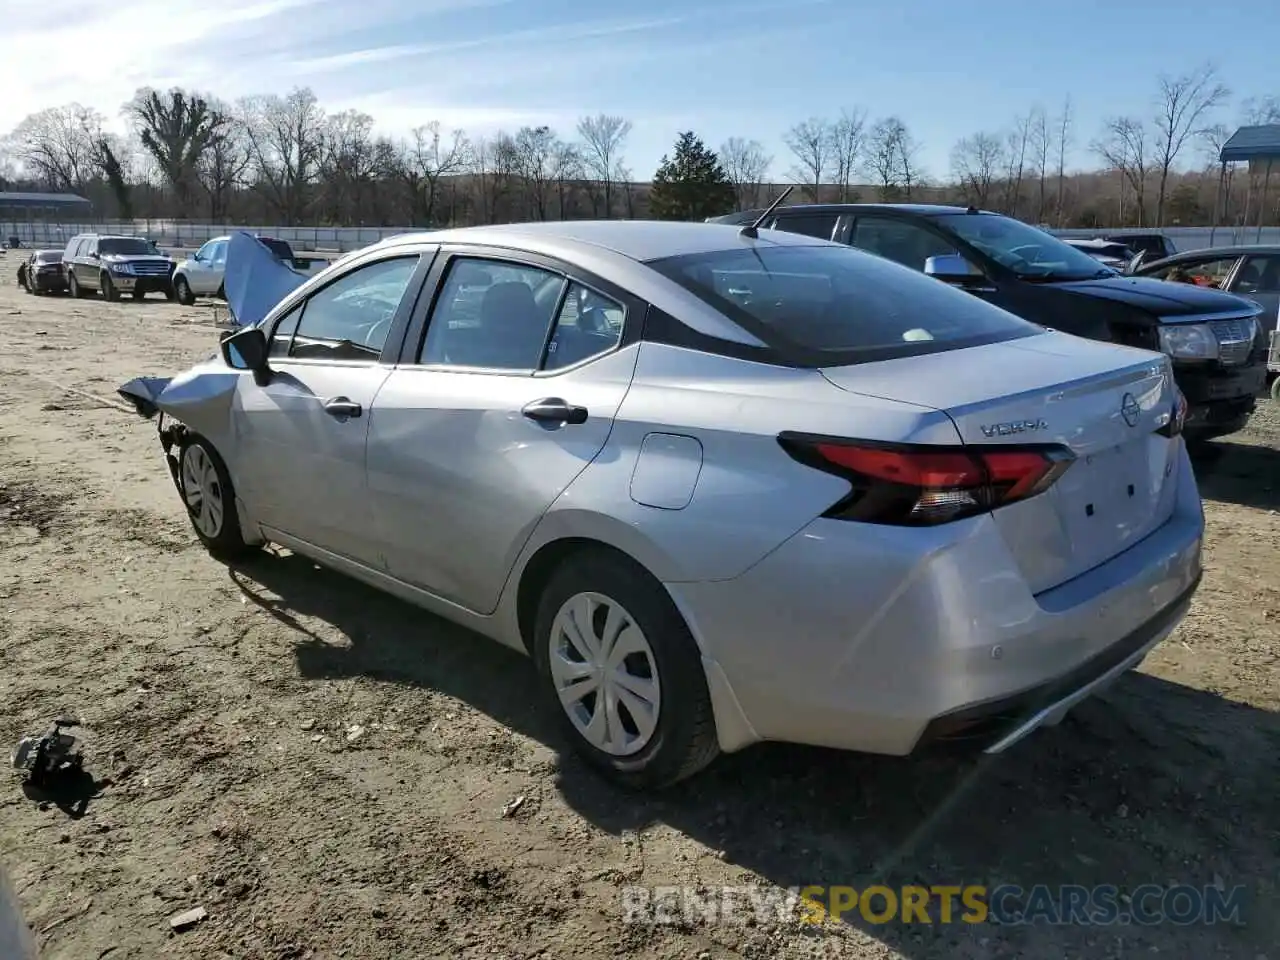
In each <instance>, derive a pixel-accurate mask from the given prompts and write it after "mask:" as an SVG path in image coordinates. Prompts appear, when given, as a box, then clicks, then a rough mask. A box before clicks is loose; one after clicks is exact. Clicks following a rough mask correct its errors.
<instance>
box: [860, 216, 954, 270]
mask: <svg viewBox="0 0 1280 960" xmlns="http://www.w3.org/2000/svg"><path fill="white" fill-rule="evenodd" d="M849 245H850V246H854V247H857V248H858V249H860V250H866V251H867V252H868V253H874V254H877V255H879V256H881V257H884V258H885V259H887V260H892V261H894V262H895V263H900V264H902V265H903V266H904V267H910V268H911V269H912V270H924V264H925V261H926V260H928V259H929V258H930V257H940V256H944V255H946V254H949V253H951V254H954V253H957V252H958V251H957V250H956V248H955V247H954V246H953V245H952V244H950V243H948V242H947V241H946V240H944V239H943V238H942V237H940V236H938V235H937V234H935V233H933V232H932V231H930V230H926V229H925V228H924V227H922V226H920V225H919V224H916V223H911V222H910V221H907V220H896V219H890V218H888V217H859V218H858V219H857V221H856V222H855V223H854V225H853V232H852V234H851V235H850V238H849Z"/></svg>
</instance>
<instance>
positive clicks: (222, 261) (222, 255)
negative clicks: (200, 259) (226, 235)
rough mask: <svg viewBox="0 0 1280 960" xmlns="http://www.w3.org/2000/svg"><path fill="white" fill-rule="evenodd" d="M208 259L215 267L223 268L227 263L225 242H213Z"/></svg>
mask: <svg viewBox="0 0 1280 960" xmlns="http://www.w3.org/2000/svg"><path fill="white" fill-rule="evenodd" d="M209 258H210V262H212V263H213V265H214V266H215V267H221V266H225V265H226V262H227V241H226V240H217V241H215V242H214V244H213V249H212V250H211V251H210V252H209Z"/></svg>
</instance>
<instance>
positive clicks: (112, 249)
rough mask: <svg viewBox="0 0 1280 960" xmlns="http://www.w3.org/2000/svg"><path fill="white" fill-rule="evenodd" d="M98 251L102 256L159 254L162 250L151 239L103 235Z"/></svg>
mask: <svg viewBox="0 0 1280 960" xmlns="http://www.w3.org/2000/svg"><path fill="white" fill-rule="evenodd" d="M98 253H100V254H101V255H102V256H104V257H106V256H124V257H138V256H148V255H150V256H158V255H159V254H160V251H159V250H157V249H156V247H155V244H153V243H152V242H151V241H150V240H143V239H142V238H141V237H103V238H102V239H101V240H99V241H98Z"/></svg>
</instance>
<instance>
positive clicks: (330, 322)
mask: <svg viewBox="0 0 1280 960" xmlns="http://www.w3.org/2000/svg"><path fill="white" fill-rule="evenodd" d="M417 265H418V257H417V256H412V257H398V258H396V259H393V260H379V261H377V262H375V263H369V264H365V265H364V266H362V267H357V268H356V269H355V270H352V271H351V272H350V273H348V274H347V275H346V276H344V277H342V278H341V279H340V280H336V281H334V282H333V283H331V284H329V285H328V286H327V287H325V288H324V289H323V290H321V291H319V292H318V293H316V294H313V295H312V296H311V297H309V298H308V299H307V301H306V303H305V304H304V305H303V306H302V307H301V316H300V317H299V319H298V321H297V328H296V331H295V332H294V335H293V340H292V343H291V345H290V347H289V354H288V355H289V356H290V357H297V358H299V359H316V360H369V361H372V360H376V359H377V358H378V356H379V355H380V354H381V353H382V348H383V346H384V345H385V344H386V342H387V334H388V333H389V332H390V331H391V322H392V320H393V319H394V318H395V315H396V310H397V309H398V308H399V306H400V301H401V300H402V299H403V298H404V293H405V290H406V289H408V286H409V281H410V279H412V277H413V272H414V269H415V268H416V267H417ZM289 321H290V317H289V316H286V317H285V318H284V319H283V320H282V321H281V323H280V325H279V326H277V328H276V334H277V337H279V336H281V335H282V330H283V327H284V324H286V323H287V322H289ZM275 340H276V337H273V340H272V349H273V350H275V349H276V343H275Z"/></svg>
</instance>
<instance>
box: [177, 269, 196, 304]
mask: <svg viewBox="0 0 1280 960" xmlns="http://www.w3.org/2000/svg"><path fill="white" fill-rule="evenodd" d="M173 294H174V296H175V297H177V299H178V302H179V303H180V304H182V305H183V306H184V307H189V306H191V305H192V304H193V303H195V302H196V296H195V294H194V293H192V292H191V284H189V283H187V278H186V277H184V276H181V275H179V276H177V277H174V278H173Z"/></svg>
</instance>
